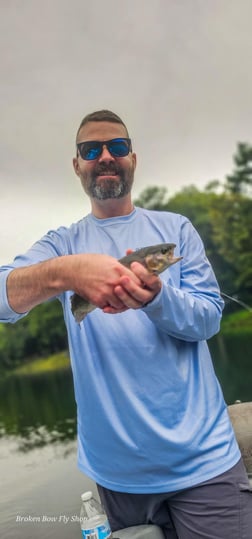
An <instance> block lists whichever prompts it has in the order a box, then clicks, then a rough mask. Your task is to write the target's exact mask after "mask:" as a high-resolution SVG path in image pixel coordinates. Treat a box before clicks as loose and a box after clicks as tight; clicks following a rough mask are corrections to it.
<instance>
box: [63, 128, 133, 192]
mask: <svg viewBox="0 0 252 539" xmlns="http://www.w3.org/2000/svg"><path fill="white" fill-rule="evenodd" d="M120 137H122V138H127V137H128V135H127V132H126V130H125V128H124V126H123V125H122V124H118V123H111V122H88V123H87V124H86V125H84V126H83V127H82V128H81V130H80V131H79V133H78V137H77V142H78V143H79V142H84V141H85V142H86V141H101V142H102V141H106V140H111V139H114V138H120ZM73 164H74V169H75V172H76V174H77V175H78V176H79V178H80V180H81V183H82V186H83V188H84V190H85V192H86V193H87V195H88V196H90V198H93V199H98V200H107V199H111V198H114V199H115V198H122V197H124V196H126V195H127V194H128V193H130V191H131V187H132V184H133V180H134V171H135V167H136V155H135V154H134V153H132V152H130V153H129V154H128V155H126V156H125V157H113V156H112V155H111V154H110V152H109V150H108V149H107V148H106V146H104V147H103V151H102V153H101V155H100V156H98V157H97V158H96V159H94V160H92V161H86V160H84V159H82V158H81V156H80V155H79V153H78V156H77V157H76V158H75V159H74V160H73Z"/></svg>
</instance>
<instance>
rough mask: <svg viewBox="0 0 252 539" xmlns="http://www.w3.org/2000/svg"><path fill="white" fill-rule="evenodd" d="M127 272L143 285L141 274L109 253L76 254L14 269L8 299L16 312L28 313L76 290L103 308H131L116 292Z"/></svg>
mask: <svg viewBox="0 0 252 539" xmlns="http://www.w3.org/2000/svg"><path fill="white" fill-rule="evenodd" d="M123 275H125V276H128V277H129V278H130V279H133V280H134V281H135V282H137V283H138V284H141V283H140V281H139V279H138V277H137V276H136V275H135V274H134V273H132V271H131V270H130V269H129V268H126V267H125V266H123V265H122V264H120V262H119V261H118V260H116V259H115V258H113V257H111V256H108V255H99V254H91V253H90V254H88V253H86V254H76V255H66V256H59V257H56V258H51V259H49V260H46V261H45V262H40V263H39V264H34V265H31V266H26V267H22V268H16V269H13V271H11V272H10V274H9V276H8V279H7V296H8V302H9V305H10V307H11V309H13V311H15V312H16V313H20V314H22V313H25V312H27V311H29V310H31V309H32V308H33V307H35V306H36V305H39V304H40V303H43V302H44V301H46V300H47V299H49V298H52V297H54V296H57V295H59V294H61V293H62V292H65V291H67V290H72V291H74V292H76V293H77V294H79V295H80V296H82V297H85V298H87V299H88V300H89V301H90V303H93V304H94V305H96V306H97V307H100V308H101V309H103V308H104V307H105V306H107V305H110V306H112V307H113V308H114V309H115V310H117V311H118V312H120V310H122V309H123V310H125V309H127V308H128V307H127V305H125V304H124V303H123V302H122V301H121V300H120V299H119V298H118V297H117V296H116V294H115V293H114V288H115V287H116V286H117V285H118V284H119V282H120V278H121V277H122V276H123Z"/></svg>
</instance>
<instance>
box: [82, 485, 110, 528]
mask: <svg viewBox="0 0 252 539" xmlns="http://www.w3.org/2000/svg"><path fill="white" fill-rule="evenodd" d="M81 499H82V506H81V511H80V525H81V531H82V536H83V538H84V539H112V538H113V535H112V532H111V528H110V525H109V521H108V517H107V515H106V513H105V511H104V509H103V507H102V505H101V504H100V503H99V502H98V501H97V500H95V499H94V498H93V493H92V492H91V491H88V492H84V494H82V495H81Z"/></svg>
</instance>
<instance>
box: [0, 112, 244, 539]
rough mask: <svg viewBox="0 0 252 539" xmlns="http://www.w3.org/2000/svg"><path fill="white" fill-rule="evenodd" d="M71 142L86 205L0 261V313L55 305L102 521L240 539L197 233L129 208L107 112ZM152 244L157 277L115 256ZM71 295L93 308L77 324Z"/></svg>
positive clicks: (209, 283)
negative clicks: (170, 249)
mask: <svg viewBox="0 0 252 539" xmlns="http://www.w3.org/2000/svg"><path fill="white" fill-rule="evenodd" d="M76 148H77V153H76V157H75V158H74V159H73V165H74V170H75V172H76V174H77V176H79V178H80V180H81V183H82V186H83V188H84V190H85V192H86V194H87V195H88V196H89V197H90V201H91V208H92V211H91V213H90V214H89V215H87V216H86V217H85V218H84V219H82V220H81V221H79V222H78V223H75V224H73V225H72V226H71V227H70V228H64V227H61V228H59V229H58V230H56V231H50V232H48V234H46V235H45V236H44V237H43V238H42V239H41V240H40V241H38V242H37V243H35V245H33V246H32V247H31V249H30V250H29V251H28V253H26V254H25V255H23V256H19V257H17V258H16V259H15V261H14V262H13V264H11V265H9V266H4V267H2V268H1V273H0V294H1V303H0V304H1V309H0V318H1V320H2V321H3V322H15V321H16V320H18V319H19V318H20V317H21V316H23V315H24V314H25V313H27V312H28V311H29V310H30V309H32V308H33V307H34V306H35V305H37V304H39V303H41V302H43V301H45V300H47V299H48V298H51V297H58V298H59V299H60V301H61V302H62V306H63V310H64V317H65V321H66V326H67V330H68V338H69V348H70V356H71V363H72V369H73V378H74V386H75V396H76V401H77V414H78V463H79V467H80V469H81V470H82V471H83V472H84V473H85V474H87V475H88V476H90V477H91V478H92V479H93V480H94V481H96V483H97V485H98V490H99V493H100V497H101V500H102V502H103V504H104V506H105V509H106V511H107V514H108V516H109V520H110V523H111V526H112V529H113V530H116V529H119V528H123V527H127V526H133V525H137V524H147V523H153V524H157V525H159V526H161V527H162V529H163V532H164V536H165V537H166V538H169V539H170V538H177V537H179V539H195V538H197V537H198V538H203V537H204V538H208V539H210V538H211V539H218V538H221V539H225V538H229V539H239V538H241V537H243V538H246V539H248V538H251V537H252V532H251V529H252V516H251V515H252V511H251V503H252V502H251V493H250V492H249V482H248V479H247V476H246V473H245V470H244V466H243V464H242V462H241V460H240V452H239V449H238V446H237V443H236V440H235V437H234V434H233V430H232V427H231V424H230V420H229V417H228V413H227V409H226V405H225V402H224V400H223V395H222V392H221V389H220V386H219V384H218V381H217V379H216V376H215V373H214V370H213V366H212V362H211V358H210V355H209V351H208V348H207V344H206V339H209V338H210V337H212V336H213V335H214V334H215V333H216V332H218V330H219V324H220V319H221V312H222V308H223V302H222V299H221V297H220V293H219V288H218V285H217V282H216V279H215V276H214V274H213V271H212V269H211V266H210V264H209V262H208V260H207V258H206V256H205V252H204V248H203V245H202V242H201V240H200V238H199V236H198V234H197V232H196V231H195V230H194V228H193V227H192V225H191V223H190V222H189V221H188V219H186V218H185V217H182V216H180V215H177V214H171V213H168V212H155V211H147V210H143V209H140V208H134V206H133V204H132V200H131V187H132V184H133V179H134V172H135V168H136V155H135V153H134V152H133V151H132V146H131V141H130V139H129V135H128V132H127V129H126V126H125V124H124V123H123V122H122V120H121V119H120V118H119V117H118V116H117V115H116V114H114V113H112V112H110V111H97V112H95V113H92V114H90V115H88V116H86V117H85V118H84V120H83V121H82V123H81V125H80V128H79V130H78V133H77V139H76ZM161 242H172V243H175V244H176V245H177V247H176V254H177V255H181V256H183V259H182V261H181V262H180V263H178V264H175V265H174V266H172V267H170V268H169V269H168V270H166V271H165V272H164V273H163V274H162V275H161V277H158V276H156V275H151V274H149V273H148V272H147V270H146V269H145V268H143V267H142V266H141V265H140V264H138V263H136V262H135V263H133V264H132V265H131V268H130V269H127V268H125V267H124V266H123V265H121V264H120V262H118V261H117V259H118V258H120V257H122V256H123V255H124V254H125V252H126V250H127V249H128V248H131V249H134V250H135V249H137V248H140V247H144V246H147V245H151V244H155V243H161ZM73 291H74V292H76V293H78V294H79V295H81V296H84V297H86V298H88V300H89V301H91V302H92V303H93V304H95V305H96V306H97V307H99V309H95V310H94V311H93V312H92V313H90V314H89V315H88V316H87V317H86V319H85V321H84V322H82V323H81V328H80V327H79V326H78V324H76V323H75V321H74V318H73V316H72V313H71V310H70V296H71V295H72V293H73ZM115 314H116V316H111V315H115ZM238 500H239V503H238Z"/></svg>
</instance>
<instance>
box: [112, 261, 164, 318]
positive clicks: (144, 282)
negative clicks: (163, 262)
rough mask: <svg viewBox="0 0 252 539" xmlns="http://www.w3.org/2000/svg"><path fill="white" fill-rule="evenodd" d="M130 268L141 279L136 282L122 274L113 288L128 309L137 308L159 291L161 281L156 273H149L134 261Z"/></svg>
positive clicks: (150, 299)
mask: <svg viewBox="0 0 252 539" xmlns="http://www.w3.org/2000/svg"><path fill="white" fill-rule="evenodd" d="M131 270H132V271H133V272H134V273H135V275H137V277H138V278H139V279H140V280H141V283H140V284H139V283H137V282H135V281H133V280H132V279H130V278H128V277H127V276H122V277H121V279H120V282H119V284H118V285H117V286H115V288H114V293H115V294H116V296H117V297H118V298H119V299H120V300H121V302H122V303H123V304H124V305H125V307H127V308H129V309H139V308H141V307H143V306H144V305H145V304H146V303H149V302H150V301H152V299H153V298H154V297H155V296H156V295H157V294H158V293H159V292H160V290H161V287H162V282H161V280H160V278H159V277H158V276H157V275H154V274H151V273H149V272H148V271H147V270H146V268H144V267H143V266H142V265H141V264H139V263H137V262H134V263H132V264H131Z"/></svg>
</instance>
